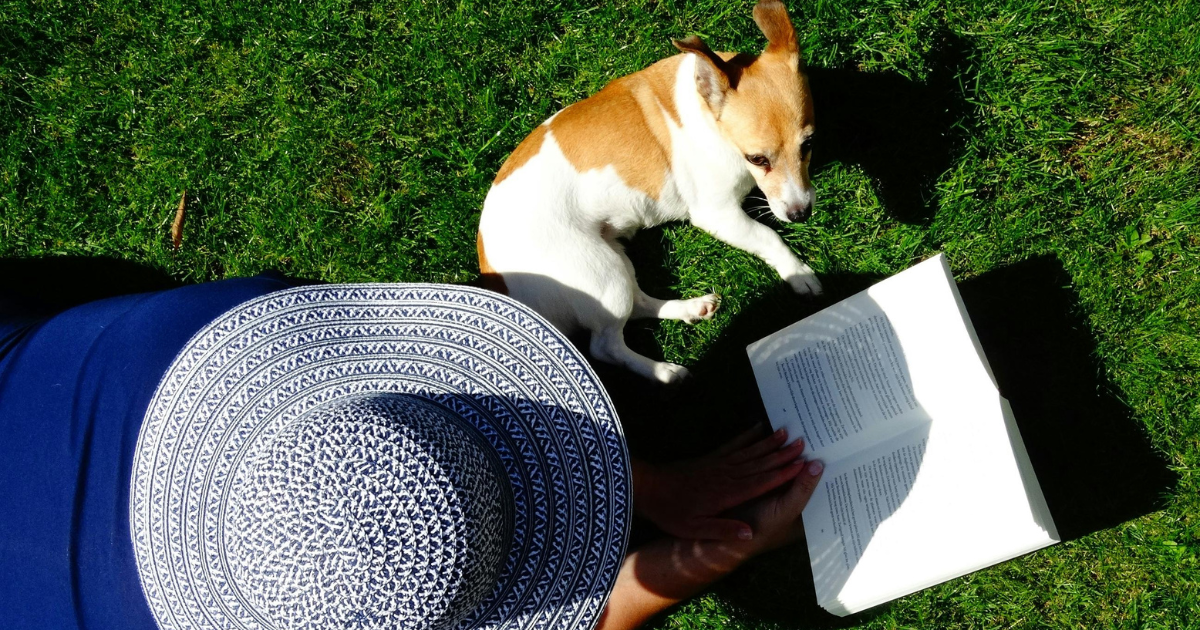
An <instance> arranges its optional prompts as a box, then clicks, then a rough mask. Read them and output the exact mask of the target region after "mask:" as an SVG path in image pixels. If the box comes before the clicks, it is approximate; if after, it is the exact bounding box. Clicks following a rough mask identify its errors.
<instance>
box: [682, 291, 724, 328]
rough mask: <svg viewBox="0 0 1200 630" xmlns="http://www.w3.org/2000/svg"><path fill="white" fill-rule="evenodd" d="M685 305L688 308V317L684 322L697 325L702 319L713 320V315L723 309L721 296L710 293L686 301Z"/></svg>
mask: <svg viewBox="0 0 1200 630" xmlns="http://www.w3.org/2000/svg"><path fill="white" fill-rule="evenodd" d="M684 305H685V306H686V308H687V315H686V316H685V317H684V318H683V321H685V322H687V323H689V324H695V323H696V322H698V321H700V320H702V319H712V318H713V315H715V314H716V313H717V309H719V308H721V296H719V295H717V294H716V293H709V294H708V295H705V296H702V297H698V298H692V299H690V300H686V301H685V302H684Z"/></svg>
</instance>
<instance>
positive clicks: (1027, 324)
mask: <svg viewBox="0 0 1200 630" xmlns="http://www.w3.org/2000/svg"><path fill="white" fill-rule="evenodd" d="M959 291H960V293H961V294H962V298H963V303H964V304H965V305H966V307H967V312H968V313H969V314H970V316H971V321H972V322H973V323H974V325H975V331H976V333H977V334H978V336H979V342H980V344H981V345H982V346H983V350H984V353H985V354H986V355H987V358H988V362H989V363H990V364H991V367H992V372H993V374H994V375H995V377H996V381H997V383H998V384H999V386H1000V393H1001V395H1003V396H1004V397H1006V398H1008V400H1009V402H1010V403H1011V405H1012V410H1013V415H1014V416H1016V420H1017V426H1018V428H1019V429H1020V431H1021V437H1022V439H1023V440H1024V442H1025V447H1026V449H1027V450H1028V452H1029V459H1030V461H1031V462H1032V464H1033V468H1034V471H1035V472H1036V474H1037V478H1038V483H1039V485H1040V486H1041V488H1042V493H1043V494H1044V495H1045V497H1046V503H1047V505H1048V507H1049V508H1050V513H1051V515H1052V516H1053V517H1054V523H1055V525H1056V526H1057V528H1058V532H1059V536H1060V537H1061V538H1062V540H1063V541H1068V540H1075V539H1077V538H1080V537H1083V536H1086V535H1088V534H1090V533H1093V532H1096V531H1100V530H1103V529H1108V528H1110V527H1113V526H1115V525H1118V524H1120V523H1123V522H1125V521H1128V520H1130V519H1134V518H1137V517H1139V516H1143V515H1145V514H1149V513H1151V512H1154V511H1157V510H1159V509H1162V507H1163V506H1164V505H1165V504H1166V501H1167V500H1168V498H1169V494H1170V493H1171V492H1172V490H1173V489H1174V487H1175V486H1176V484H1177V483H1178V480H1179V478H1178V475H1177V474H1176V473H1174V472H1172V471H1171V470H1170V468H1169V467H1168V462H1167V460H1166V459H1165V457H1164V456H1163V455H1162V454H1161V453H1160V452H1158V451H1157V450H1156V449H1155V448H1154V447H1153V445H1152V444H1151V443H1150V440H1149V438H1148V436H1147V435H1146V433H1145V431H1144V428H1143V427H1142V426H1141V424H1140V423H1139V422H1138V421H1137V419H1136V418H1134V417H1133V413H1132V410H1131V409H1130V408H1129V407H1128V406H1127V405H1126V404H1125V403H1124V402H1122V401H1121V399H1120V397H1119V392H1118V389H1117V387H1116V386H1115V385H1114V384H1113V383H1112V382H1111V381H1109V380H1108V378H1107V377H1106V376H1105V369H1104V366H1103V365H1102V364H1101V362H1100V361H1099V359H1098V357H1097V355H1096V342H1095V340H1094V338H1093V337H1092V334H1091V332H1090V327H1089V325H1088V322H1087V320H1086V319H1085V318H1084V317H1083V315H1082V314H1081V313H1080V310H1079V307H1078V304H1079V299H1078V296H1077V295H1076V294H1075V291H1074V290H1073V289H1071V278H1070V276H1069V275H1068V274H1067V272H1066V271H1065V270H1064V269H1063V266H1062V264H1061V263H1060V262H1059V261H1058V259H1057V258H1055V257H1054V256H1039V257H1035V258H1031V259H1028V260H1025V261H1023V262H1019V263H1016V264H1013V265H1010V266H1008V267H1004V268H1001V269H996V270H994V271H989V272H988V273H985V274H982V275H980V276H979V277H977V278H972V279H969V280H965V281H963V282H962V283H960V285H959Z"/></svg>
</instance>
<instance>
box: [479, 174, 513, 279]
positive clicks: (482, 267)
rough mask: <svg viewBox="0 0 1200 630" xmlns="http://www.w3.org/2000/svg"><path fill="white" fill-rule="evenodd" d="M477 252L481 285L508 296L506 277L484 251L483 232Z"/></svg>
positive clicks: (480, 233)
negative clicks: (498, 270)
mask: <svg viewBox="0 0 1200 630" xmlns="http://www.w3.org/2000/svg"><path fill="white" fill-rule="evenodd" d="M514 153H515V151H514ZM475 251H477V252H479V272H480V274H482V277H481V280H482V282H481V283H480V284H482V285H483V288H485V289H487V290H489V291H495V292H496V293H503V294H504V295H508V285H506V284H504V276H501V275H500V274H498V273H496V270H495V269H493V268H492V265H491V264H490V263H488V259H487V254H486V253H484V251H483V232H476V236H475Z"/></svg>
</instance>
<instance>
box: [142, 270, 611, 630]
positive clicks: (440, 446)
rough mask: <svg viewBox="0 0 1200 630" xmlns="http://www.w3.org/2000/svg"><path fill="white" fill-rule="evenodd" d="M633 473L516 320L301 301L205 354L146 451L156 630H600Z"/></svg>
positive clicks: (227, 318) (484, 299)
mask: <svg viewBox="0 0 1200 630" xmlns="http://www.w3.org/2000/svg"><path fill="white" fill-rule="evenodd" d="M630 507H631V501H630V472H629V460H628V453H627V451H626V447H625V441H624V437H623V435H622V433H621V428H620V425H619V424H618V420H617V417H616V414H615V412H614V410H613V406H612V403H611V401H610V400H609V398H608V396H607V394H606V393H605V392H604V390H603V388H602V387H601V385H600V383H599V381H598V379H597V378H596V376H595V374H594V373H593V372H592V371H591V369H590V368H589V367H588V365H587V363H586V362H584V360H583V359H582V357H581V356H580V355H579V353H578V351H576V350H575V348H574V347H573V346H572V345H571V344H570V343H569V342H567V341H566V339H564V338H563V336H562V335H561V334H560V333H558V332H557V331H556V330H555V329H554V328H553V327H552V326H550V325H549V324H548V323H546V321H545V320H543V319H542V318H541V317H539V316H538V315H537V314H535V313H533V312H532V311H530V310H529V309H528V308H526V307H524V306H522V305H521V304H519V303H517V302H515V301H513V300H511V299H508V298H506V297H504V296H501V295H498V294H495V293H490V292H487V291H482V290H478V289H472V288H467V287H457V286H443V285H428V284H422V285H330V286H320V287H299V288H295V289H288V290H285V291H280V292H277V293H272V294H269V295H266V296H263V297H261V298H258V299H254V300H251V301H249V302H246V303H244V304H241V305H239V306H238V307H236V308H234V309H233V310H231V311H229V312H228V313H226V314H224V315H222V316H221V317H220V318H218V319H217V320H216V321H214V322H212V323H211V324H209V325H208V326H207V327H206V328H205V329H203V330H202V331H200V332H199V333H197V334H196V336H195V337H193V338H192V340H191V341H189V342H188V344H187V345H186V346H185V347H184V349H183V350H182V352H181V353H180V355H179V356H178V357H177V358H176V359H175V362H174V363H173V364H172V366H171V368H170V369H169V370H168V372H167V373H166V375H165V376H164V377H163V379H162V381H161V383H160V384H159V387H158V390H157V391H156V393H155V395H154V397H153V399H152V400H151V403H150V406H149V408H148V409H147V412H146V419H145V422H144V424H143V425H142V428H141V433H140V435H139V438H138V445H137V451H136V454H135V458H134V462H133V475H132V485H131V491H130V530H131V535H132V538H133V546H134V553H135V556H136V560H137V568H138V574H139V577H140V579H141V583H142V589H143V591H144V594H145V596H146V599H147V601H148V602H149V605H150V609H151V611H152V613H153V615H154V618H155V620H156V621H157V622H158V624H159V626H160V627H162V628H180V629H191V628H229V629H240V628H256V629H257V628H405V629H410V628H411V629H416V630H424V629H429V630H442V629H451V628H521V629H526V628H528V629H534V628H537V629H543V628H544V629H551V628H590V627H592V626H593V625H595V623H596V621H597V620H598V619H599V616H600V614H601V612H602V611H603V609H604V606H605V604H606V603H607V600H608V594H609V592H610V590H611V589H612V586H613V583H614V582H615V580H616V575H617V572H618V570H619V568H620V565H621V562H622V560H623V558H624V553H625V545H626V539H627V534H628V523H629V519H630Z"/></svg>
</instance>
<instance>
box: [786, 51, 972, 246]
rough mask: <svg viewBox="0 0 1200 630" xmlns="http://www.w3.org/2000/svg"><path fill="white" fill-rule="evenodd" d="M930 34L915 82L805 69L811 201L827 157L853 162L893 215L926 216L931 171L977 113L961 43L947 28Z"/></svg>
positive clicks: (941, 165)
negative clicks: (922, 76)
mask: <svg viewBox="0 0 1200 630" xmlns="http://www.w3.org/2000/svg"><path fill="white" fill-rule="evenodd" d="M936 41H937V42H938V43H937V45H936V46H935V48H934V50H933V51H931V52H930V53H929V54H928V56H927V58H926V64H927V66H928V67H929V74H928V78H927V79H926V80H925V81H923V82H917V81H913V80H911V79H907V78H905V77H903V76H901V75H899V74H896V73H894V72H882V73H875V72H861V71H858V70H854V69H846V68H814V67H810V68H809V69H808V76H809V82H810V85H811V86H812V93H813V106H814V108H815V111H816V119H817V131H816V133H817V142H816V149H814V151H813V157H814V160H815V161H814V164H813V179H814V181H815V182H816V185H817V190H818V202H819V200H820V194H819V191H820V181H821V177H820V171H821V170H822V169H824V168H826V167H828V166H829V165H830V164H832V163H843V164H856V165H858V166H860V167H862V169H863V171H864V172H865V173H866V175H867V176H868V177H870V178H871V179H872V180H873V181H874V182H875V184H876V187H877V188H876V190H877V193H878V195H879V198H880V201H882V202H883V207H884V208H885V209H886V210H887V212H888V213H889V214H890V215H891V216H892V217H894V218H895V219H896V220H898V221H902V222H905V223H918V224H927V223H929V221H931V220H932V219H933V215H934V213H935V211H936V208H935V207H934V205H933V204H932V203H931V200H932V199H933V188H934V185H935V184H936V183H937V178H938V177H939V176H941V174H942V173H944V172H946V171H947V170H948V169H949V168H950V167H951V165H953V164H954V161H955V159H956V158H957V157H958V154H959V152H960V151H961V149H962V146H963V141H964V140H965V138H966V137H967V135H968V134H969V133H970V132H971V130H972V129H974V127H975V126H976V125H977V124H978V118H979V114H978V111H977V110H976V108H975V107H974V106H972V105H970V103H968V101H967V94H966V93H965V89H966V88H965V87H964V86H967V85H972V84H973V83H974V82H973V81H972V80H971V78H970V77H969V76H967V72H968V70H967V68H968V67H969V66H970V61H971V56H972V50H971V48H970V46H969V44H968V43H967V41H966V40H965V39H963V38H961V37H958V36H956V35H953V34H951V33H943V34H941V35H940V36H939V37H937V38H936ZM819 210H820V208H819V206H818V209H817V211H819Z"/></svg>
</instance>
